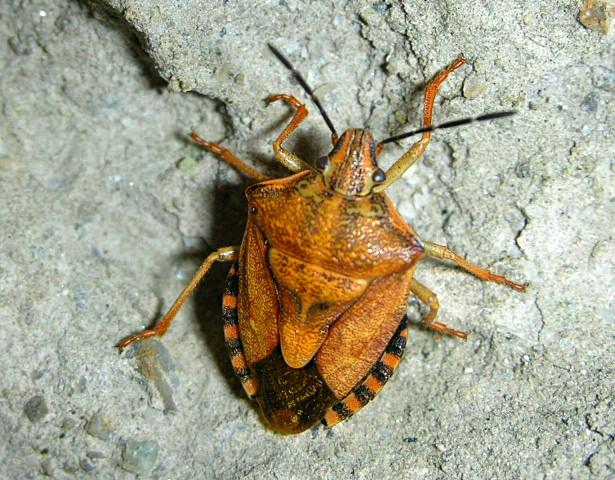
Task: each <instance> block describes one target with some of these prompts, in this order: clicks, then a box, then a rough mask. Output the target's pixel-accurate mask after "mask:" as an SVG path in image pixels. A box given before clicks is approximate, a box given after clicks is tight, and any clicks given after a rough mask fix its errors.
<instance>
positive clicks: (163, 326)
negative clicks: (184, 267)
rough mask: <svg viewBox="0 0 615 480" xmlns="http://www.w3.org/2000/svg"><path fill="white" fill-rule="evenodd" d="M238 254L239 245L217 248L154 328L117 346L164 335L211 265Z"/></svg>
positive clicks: (235, 256) (234, 258)
mask: <svg viewBox="0 0 615 480" xmlns="http://www.w3.org/2000/svg"><path fill="white" fill-rule="evenodd" d="M238 255H239V247H224V248H220V249H219V250H216V251H215V252H214V253H212V254H211V255H209V256H208V257H207V258H206V259H205V261H204V262H203V263H202V264H201V266H200V267H199V269H198V270H197V272H196V273H195V274H194V277H192V280H190V283H189V284H188V285H187V286H186V288H184V290H183V291H182V293H180V294H179V297H177V300H175V303H174V304H173V306H172V307H171V308H170V309H169V311H168V312H167V313H166V315H165V316H164V317H163V318H162V320H160V322H158V323H157V324H156V326H155V327H154V328H151V329H149V330H144V331H143V332H141V333H137V334H136V335H132V336H131V337H128V338H125V339H124V340H122V341H121V342H120V343H118V345H117V348H119V349H120V351H122V350H124V349H125V348H126V347H128V346H129V345H130V344H131V343H134V342H136V341H138V340H143V339H145V338H149V337H154V336H157V337H162V336H163V335H164V334H165V333H166V332H167V330H168V329H169V327H170V326H171V323H172V322H173V319H174V318H175V315H177V312H179V310H180V309H181V308H182V306H183V305H184V303H185V302H186V300H188V298H189V297H190V295H192V292H194V289H195V288H196V287H197V286H198V284H199V282H200V281H201V280H202V279H203V277H204V276H205V274H206V273H207V272H208V271H209V269H210V268H211V266H212V265H213V264H214V263H215V262H230V261H233V260H236V259H237V257H238Z"/></svg>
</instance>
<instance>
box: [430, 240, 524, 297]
mask: <svg viewBox="0 0 615 480" xmlns="http://www.w3.org/2000/svg"><path fill="white" fill-rule="evenodd" d="M423 244H424V245H425V253H426V254H427V255H429V256H430V257H434V258H437V259H439V260H451V261H452V262H455V263H456V264H457V265H459V266H460V267H461V268H463V269H464V270H465V271H466V272H469V273H471V274H472V275H474V276H475V277H478V278H480V279H481V280H483V281H485V282H495V283H501V284H503V285H506V286H507V287H510V288H512V289H514V290H517V291H518V292H525V290H526V289H527V285H523V284H520V283H515V282H513V281H512V280H510V279H508V278H506V277H504V276H503V275H497V274H495V273H492V272H490V271H489V270H487V269H486V268H483V267H479V266H478V265H475V264H473V263H471V262H468V261H467V260H466V259H464V258H462V257H460V256H459V255H457V254H456V253H455V252H453V251H452V250H450V249H449V248H448V247H446V246H444V245H438V244H437V243H432V242H423Z"/></svg>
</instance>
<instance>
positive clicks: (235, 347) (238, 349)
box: [224, 338, 243, 357]
mask: <svg viewBox="0 0 615 480" xmlns="http://www.w3.org/2000/svg"><path fill="white" fill-rule="evenodd" d="M224 343H225V344H226V348H227V349H228V353H229V355H230V356H231V357H236V356H237V355H241V354H243V345H242V344H241V341H240V340H239V339H237V338H231V339H227V340H226V341H225V342H224Z"/></svg>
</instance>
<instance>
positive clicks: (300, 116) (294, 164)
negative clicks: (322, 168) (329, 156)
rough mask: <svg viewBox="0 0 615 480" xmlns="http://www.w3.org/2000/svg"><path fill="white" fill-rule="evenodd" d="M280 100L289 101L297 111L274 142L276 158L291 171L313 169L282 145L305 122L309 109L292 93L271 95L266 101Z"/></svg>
mask: <svg viewBox="0 0 615 480" xmlns="http://www.w3.org/2000/svg"><path fill="white" fill-rule="evenodd" d="M278 100H281V101H283V102H286V103H288V104H289V105H291V106H292V107H294V108H296V109H297V111H296V112H295V115H294V116H293V118H292V119H291V121H290V123H289V124H288V126H287V127H286V128H285V129H284V130H283V131H282V133H280V136H279V137H278V138H277V139H276V141H275V142H273V152H274V153H275V158H276V160H277V161H278V162H280V163H281V164H282V165H284V166H285V167H286V168H288V169H289V170H290V171H291V172H301V171H303V170H311V167H310V165H308V164H307V163H306V162H305V161H304V160H302V159H301V158H299V156H298V155H297V154H296V153H294V152H291V151H289V150H286V149H285V148H284V147H283V146H282V143H283V142H284V141H286V139H287V138H288V137H289V136H290V134H291V133H293V132H294V131H295V129H296V128H297V127H298V126H299V125H300V124H301V122H303V120H305V118H306V117H307V116H308V110H307V108H306V107H305V105H304V104H302V103H301V102H300V101H299V100H297V99H296V98H295V97H293V96H291V95H271V96H270V97H267V100H266V101H267V104H270V103H273V102H277V101H278Z"/></svg>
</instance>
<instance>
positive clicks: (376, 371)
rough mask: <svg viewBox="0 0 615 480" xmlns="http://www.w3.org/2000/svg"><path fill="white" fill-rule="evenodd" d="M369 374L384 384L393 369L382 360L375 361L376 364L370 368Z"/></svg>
mask: <svg viewBox="0 0 615 480" xmlns="http://www.w3.org/2000/svg"><path fill="white" fill-rule="evenodd" d="M371 374H372V375H373V376H374V378H375V379H376V380H378V381H379V382H380V383H382V384H383V385H384V384H385V383H387V381H388V380H389V378H391V375H392V374H393V369H392V368H391V367H389V366H387V365H385V364H384V363H382V362H376V364H375V365H374V367H373V368H372V371H371Z"/></svg>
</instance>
